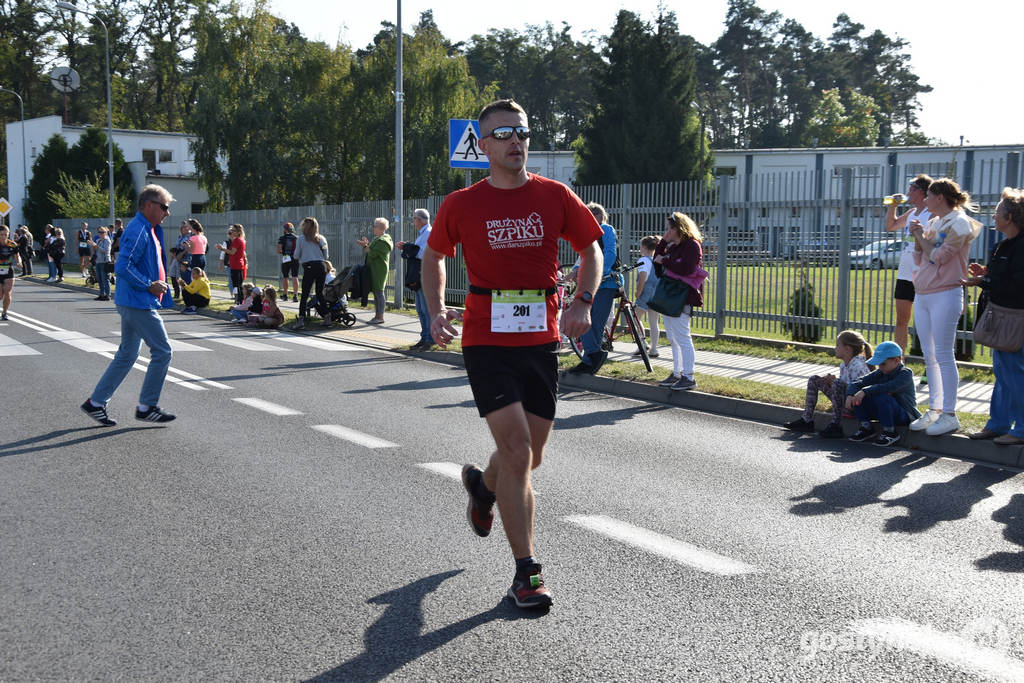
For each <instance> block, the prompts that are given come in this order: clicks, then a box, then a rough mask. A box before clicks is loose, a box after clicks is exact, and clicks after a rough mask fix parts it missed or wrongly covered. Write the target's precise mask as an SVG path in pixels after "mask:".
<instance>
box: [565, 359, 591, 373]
mask: <svg viewBox="0 0 1024 683" xmlns="http://www.w3.org/2000/svg"><path fill="white" fill-rule="evenodd" d="M569 374H570V375H593V374H594V366H593V365H591V364H590V363H584V362H582V361H580V362H579V363H577V364H576V365H575V366H574V367H572V368H571V369H570V370H569Z"/></svg>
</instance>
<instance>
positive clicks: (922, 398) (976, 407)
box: [214, 290, 992, 415]
mask: <svg viewBox="0 0 1024 683" xmlns="http://www.w3.org/2000/svg"><path fill="white" fill-rule="evenodd" d="M214 296H217V297H219V298H225V299H226V298H227V294H226V293H222V292H220V291H218V290H214ZM282 308H284V309H285V310H289V311H293V312H297V311H298V310H299V305H298V304H297V303H292V302H291V301H289V302H287V303H285V304H284V305H282ZM409 310H410V312H411V313H412V315H402V314H400V313H395V312H393V311H389V312H388V313H387V314H386V315H385V321H386V322H385V323H384V324H383V325H366V324H364V321H365V320H367V319H369V318H370V317H372V315H373V314H372V313H371V312H369V311H368V312H366V313H362V312H360V311H358V310H357V309H353V311H355V312H356V316H357V317H358V318H359V319H360V321H359V322H357V323H356V324H355V325H354V326H352V327H350V328H344V327H341V326H335V327H333V328H332V329H331V334H332V335H336V336H338V337H339V338H344V339H350V340H352V341H360V342H363V343H368V344H372V345H375V346H376V345H379V346H381V347H382V348H391V347H395V346H411V345H412V344H415V343H416V342H418V341H419V334H420V324H419V320H418V319H417V318H416V317H415V312H414V311H413V310H412V309H409ZM318 329H319V328H317V327H315V326H314V327H313V328H312V329H311V330H310V331H313V332H315V331H317V330H318ZM614 346H615V350H614V351H612V352H611V353H609V354H608V359H609V360H614V361H621V362H629V363H639V362H641V361H640V358H639V356H634V355H633V353H634V352H635V351H636V346H635V345H634V344H633V342H632V341H630V342H629V343H625V342H615V345H614ZM660 352H661V355H660V356H659V357H658V358H652V359H651V365H653V366H655V367H660V368H664V369H666V370H669V371H671V369H672V349H671V348H670V347H668V346H662V347H660ZM695 370H696V371H697V372H699V373H702V374H705V375H717V376H719V377H731V378H734V379H745V380H750V381H752V382H763V383H765V384H775V385H781V386H787V387H793V388H796V389H803V388H805V387H806V386H807V378H808V377H810V376H811V375H827V374H828V373H833V374H838V363H836V364H834V365H828V364H821V365H819V364H814V363H797V362H792V361H779V360H771V359H768V358H756V357H753V356H739V355H736V354H731V353H718V352H715V351H700V350H698V351H697V352H696V365H695ZM991 397H992V385H991V384H983V383H980V382H962V383H961V384H960V390H959V392H958V393H957V410H958V411H960V412H964V413H977V414H979V415H988V404H989V400H990V399H991ZM917 402H918V404H921V403H927V402H928V387H927V386H924V385H918V387H917Z"/></svg>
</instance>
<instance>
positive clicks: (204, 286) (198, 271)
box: [178, 268, 210, 313]
mask: <svg viewBox="0 0 1024 683" xmlns="http://www.w3.org/2000/svg"><path fill="white" fill-rule="evenodd" d="M178 285H179V286H180V287H181V298H182V300H183V301H184V302H185V304H186V305H185V310H183V311H182V313H195V312H196V309H199V308H206V307H207V306H209V305H210V281H209V280H208V279H207V278H206V273H205V272H204V271H203V269H202V268H193V269H192V282H185V280H184V279H183V278H178Z"/></svg>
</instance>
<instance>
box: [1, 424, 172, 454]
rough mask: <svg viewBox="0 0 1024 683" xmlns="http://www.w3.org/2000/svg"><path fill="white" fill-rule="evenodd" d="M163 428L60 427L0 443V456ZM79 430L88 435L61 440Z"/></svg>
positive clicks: (36, 451)
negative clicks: (37, 434) (25, 437)
mask: <svg viewBox="0 0 1024 683" xmlns="http://www.w3.org/2000/svg"><path fill="white" fill-rule="evenodd" d="M161 428H162V427H161V426H160V425H155V424H154V425H147V426H145V427H141V426H140V427H118V428H117V429H111V428H110V427H103V426H102V425H89V426H87V427H74V428H71V429H58V430H55V431H52V432H49V433H48V434H40V435H39V436H32V437H29V438H27V439H22V440H21V441H12V442H11V443H5V444H2V445H0V458H4V457H7V456H8V455H25V454H26V453H38V452H40V451H49V450H53V449H55V448H66V447H68V446H77V445H79V444H83V443H88V442H90V441H97V440H99V439H109V438H110V437H112V436H118V435H120V434H127V433H128V432H138V431H144V430H150V429H161ZM78 432H86V433H87V434H86V436H81V437H79V438H77V439H70V440H68V441H63V440H61V437H64V436H68V435H70V434H77V433H78ZM46 441H52V443H44V442H46ZM20 446H24V448H20Z"/></svg>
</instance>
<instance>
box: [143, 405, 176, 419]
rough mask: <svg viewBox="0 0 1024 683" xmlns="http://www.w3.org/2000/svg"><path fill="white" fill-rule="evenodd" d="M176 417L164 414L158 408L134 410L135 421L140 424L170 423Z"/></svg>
mask: <svg viewBox="0 0 1024 683" xmlns="http://www.w3.org/2000/svg"><path fill="white" fill-rule="evenodd" d="M175 417H176V416H175V415H171V414H170V413H165V412H164V411H162V410H160V407H159V406H150V407H149V408H146V410H139V409H138V408H136V409H135V419H136V420H141V421H142V422H170V421H171V420H173V419H174V418H175Z"/></svg>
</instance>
